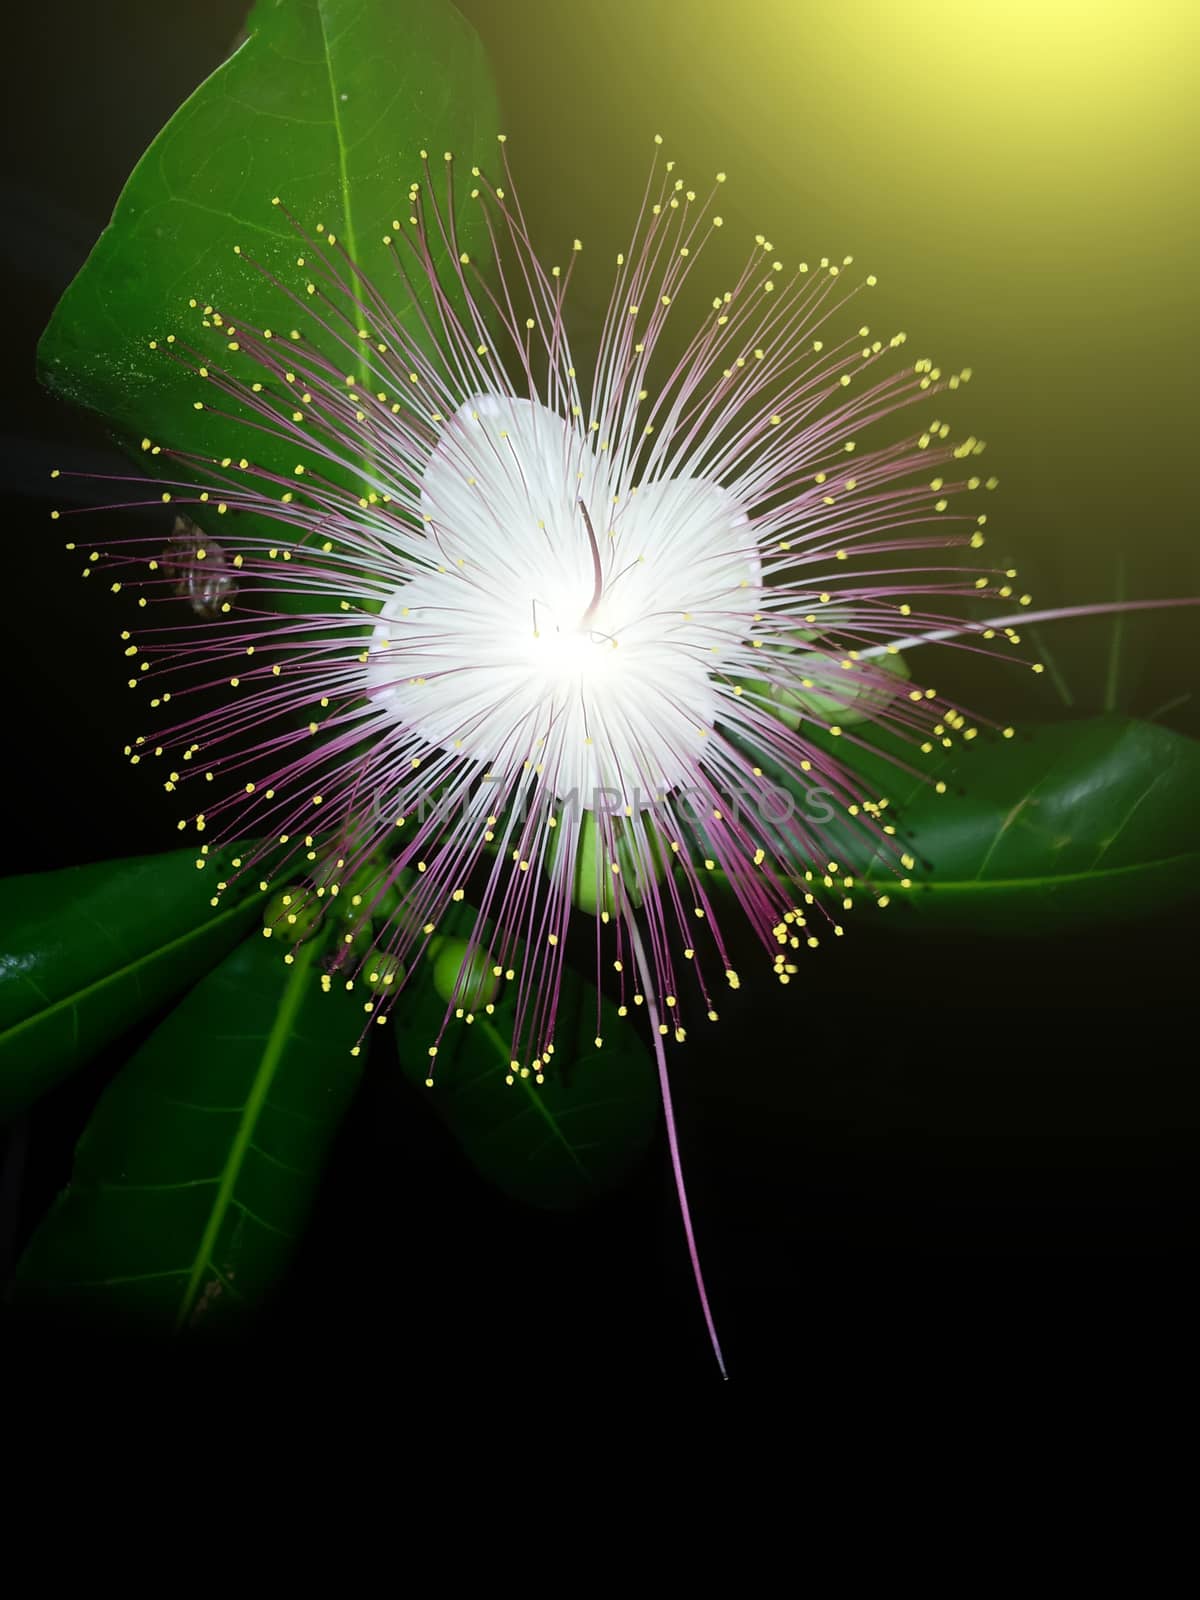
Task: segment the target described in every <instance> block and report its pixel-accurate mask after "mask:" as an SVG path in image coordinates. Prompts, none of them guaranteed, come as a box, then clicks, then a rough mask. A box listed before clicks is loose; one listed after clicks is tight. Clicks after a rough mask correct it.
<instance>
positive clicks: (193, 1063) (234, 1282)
mask: <svg viewBox="0 0 1200 1600" xmlns="http://www.w3.org/2000/svg"><path fill="white" fill-rule="evenodd" d="M316 955H317V946H316V944H315V943H310V944H306V945H302V946H300V948H299V950H298V952H297V954H296V960H295V964H294V965H293V966H290V967H287V966H284V964H283V963H282V961H281V959H280V954H279V951H278V950H277V949H275V948H273V946H272V945H271V944H269V943H268V942H267V941H265V940H263V939H260V938H257V937H251V938H250V939H248V940H246V941H245V942H244V943H243V944H242V945H241V946H240V947H239V948H238V949H237V950H236V951H234V953H233V954H232V955H231V956H230V957H229V958H228V959H227V960H226V961H225V962H224V963H223V964H222V965H221V966H220V967H219V968H218V969H217V970H216V971H215V972H214V973H212V974H211V975H210V976H209V977H208V978H206V979H205V980H204V982H203V983H201V984H199V985H198V986H197V987H196V988H195V989H193V990H192V992H191V993H190V994H189V995H188V996H187V998H186V999H185V1000H184V1001H183V1003H182V1004H181V1005H180V1006H179V1007H178V1008H177V1009H176V1010H175V1011H173V1012H172V1013H171V1015H170V1016H169V1017H168V1018H167V1020H166V1021H165V1022H164V1023H163V1024H162V1025H161V1027H159V1028H158V1029H157V1030H156V1031H155V1033H153V1034H152V1035H151V1037H150V1038H149V1039H148V1040H147V1041H146V1043H145V1044H144V1045H143V1046H142V1048H141V1049H140V1050H139V1051H138V1052H137V1053H136V1055H134V1056H133V1058H132V1059H131V1060H130V1061H129V1063H128V1064H127V1065H126V1066H125V1067H124V1068H123V1069H122V1071H121V1073H120V1075H119V1076H118V1077H117V1078H116V1079H115V1080H114V1082H113V1083H112V1084H111V1085H110V1087H109V1088H108V1090H107V1091H106V1093H105V1094H104V1096H103V1098H102V1099H101V1101H100V1104H99V1106H98V1107H97V1109H96V1112H95V1114H94V1116H93V1117H92V1120H91V1122H90V1123H89V1125H88V1127H87V1129H86V1131H85V1132H84V1135H83V1138H82V1139H81V1140H80V1143H79V1147H78V1150H77V1152H76V1158H75V1169H74V1172H73V1173H72V1176H71V1182H70V1186H69V1187H68V1189H67V1190H66V1191H65V1192H64V1193H63V1194H62V1195H61V1196H60V1197H59V1199H58V1201H57V1202H56V1204H55V1206H54V1208H53V1210H52V1211H51V1212H50V1215H49V1216H48V1217H47V1218H46V1220H45V1221H44V1222H43V1223H42V1225H41V1226H40V1228H39V1229H38V1230H37V1232H36V1233H35V1235H34V1237H33V1239H32V1241H31V1242H30V1245H29V1247H28V1249H27V1250H26V1252H25V1255H24V1257H23V1258H22V1261H21V1263H20V1266H19V1268H18V1272H17V1278H16V1282H15V1285H14V1292H13V1298H14V1300H15V1302H16V1303H17V1305H19V1306H23V1307H25V1308H27V1309H32V1310H35V1311H46V1310H50V1311H58V1312H66V1313H67V1314H69V1315H70V1316H72V1318H83V1319H86V1320H90V1321H94V1322H96V1323H98V1324H108V1325H118V1326H125V1327H132V1326H144V1327H147V1328H150V1329H158V1330H161V1331H163V1332H167V1331H176V1332H178V1331H181V1330H184V1329H188V1328H195V1327H199V1326H202V1325H203V1326H210V1325H214V1324H221V1323H224V1322H229V1321H234V1320H236V1319H238V1318H242V1317H245V1316H246V1315H247V1314H248V1313H250V1312H253V1311H254V1310H255V1309H256V1308H258V1307H260V1306H261V1305H262V1304H263V1302H264V1300H265V1299H266V1298H267V1296H268V1295H269V1294H270V1292H271V1290H272V1289H273V1288H274V1286H275V1285H276V1284H277V1283H278V1282H279V1280H280V1277H281V1275H282V1273H283V1271H284V1269H285V1268H286V1266H287V1263H288V1261H289V1259H290V1258H291V1255H292V1252H293V1249H294V1247H295V1244H296V1240H297V1237H298V1235H299V1233H300V1231H301V1229H302V1228H303V1225H304V1221H305V1218H306V1217H307V1215H308V1211H309V1208H310V1205H311V1202H312V1199H313V1196H314V1193H315V1190H316V1186H317V1182H318V1179H319V1175H320V1172H321V1168H322V1164H323V1161H324V1157H325V1155H326V1152H327V1150H328V1148H329V1145H330V1143H331V1141H332V1139H333V1136H334V1134H335V1133H336V1131H337V1128H338V1124H339V1123H340V1121H341V1118H342V1116H343V1114H344V1112H345V1110H346V1108H347V1106H348V1105H349V1102H350V1099H351V1097H352V1096H353V1094H354V1091H355V1088H356V1086H357V1083H358V1078H359V1063H358V1061H357V1060H355V1059H354V1058H353V1057H352V1056H351V1054H350V1049H351V1046H352V1045H353V1044H354V1042H355V1040H356V1038H357V1036H358V1033H359V1029H360V1027H361V1024H362V1011H361V1009H360V1008H359V1007H358V1006H356V1005H355V1003H354V997H353V996H351V995H347V994H346V993H345V991H344V990H342V991H340V992H339V991H338V990H334V991H332V992H331V993H330V994H322V993H321V990H320V985H319V983H318V981H317V975H316V971H315V970H314V969H315V962H316Z"/></svg>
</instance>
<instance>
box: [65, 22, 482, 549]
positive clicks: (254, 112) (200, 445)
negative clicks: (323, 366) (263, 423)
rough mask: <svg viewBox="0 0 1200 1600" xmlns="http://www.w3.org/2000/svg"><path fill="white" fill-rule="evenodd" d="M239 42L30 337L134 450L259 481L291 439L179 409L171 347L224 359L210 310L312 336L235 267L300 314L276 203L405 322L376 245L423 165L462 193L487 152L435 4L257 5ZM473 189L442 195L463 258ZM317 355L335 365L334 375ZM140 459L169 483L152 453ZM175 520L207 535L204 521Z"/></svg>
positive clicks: (473, 101) (189, 406) (172, 127)
mask: <svg viewBox="0 0 1200 1600" xmlns="http://www.w3.org/2000/svg"><path fill="white" fill-rule="evenodd" d="M247 33H248V37H247V39H246V42H245V43H244V44H243V45H242V46H241V47H240V48H239V49H238V50H237V51H236V52H235V53H234V55H233V56H232V57H231V58H230V59H229V60H228V61H227V62H226V63H225V64H224V65H223V66H221V67H220V68H218V70H217V71H216V72H215V73H213V75H212V76H211V77H210V78H208V79H207V81H206V82H204V83H202V84H201V85H200V87H199V88H198V89H197V90H196V91H195V93H194V94H193V95H192V96H191V98H190V99H189V100H187V101H186V103H185V104H184V105H183V106H182V107H181V108H180V110H179V111H178V112H177V113H176V115H175V116H174V117H173V118H172V119H171V121H170V122H169V123H168V124H167V126H166V127H165V128H164V129H163V131H162V132H161V133H160V134H159V136H158V137H157V138H156V139H155V141H154V143H153V144H152V145H151V146H150V148H149V149H148V150H147V152H146V154H145V155H144V156H143V158H142V160H141V161H140V162H139V163H138V166H137V167H136V169H135V170H134V172H133V175H132V176H131V177H130V179H129V181H128V183H127V185H126V187H125V189H124V191H123V193H122V194H121V197H120V199H119V201H118V202H117V207H116V210H115V212H114V214H113V219H112V222H111V224H110V225H109V227H108V228H107V229H106V230H105V232H104V233H103V235H102V236H101V238H100V240H99V242H98V243H97V244H96V247H95V248H94V250H93V251H92V253H91V255H90V256H89V257H88V260H87V261H86V262H85V264H84V266H83V267H82V269H81V270H80V272H79V274H78V276H77V277H76V279H75V280H74V282H73V283H72V284H71V286H70V287H69V288H68V290H67V292H66V294H65V295H64V296H63V298H62V300H61V302H60V303H59V305H58V308H57V310H56V311H55V313H54V317H53V320H52V321H51V323H50V326H49V328H48V329H47V330H46V333H45V334H44V336H43V338H42V341H41V345H40V348H39V363H40V374H41V377H42V380H43V382H44V383H46V384H47V385H48V386H49V387H50V388H51V389H52V390H54V392H55V393H57V394H60V395H62V396H64V397H65V398H67V399H69V400H71V401H74V402H76V403H78V404H80V405H83V406H87V407H89V408H90V409H91V410H93V411H97V412H99V413H101V415H103V416H104V417H106V418H108V419H109V420H110V421H111V422H112V423H113V424H114V425H115V426H116V428H117V429H118V430H119V432H120V433H121V434H122V436H123V437H124V438H125V439H127V440H129V441H130V442H134V441H139V440H140V439H141V438H142V437H143V436H144V435H145V436H151V437H153V439H154V440H156V441H163V442H164V443H167V444H169V445H170V446H172V447H173V448H183V449H189V450H194V451H197V452H199V453H201V454H204V455H208V456H210V457H213V456H215V457H222V456H226V455H231V456H232V457H233V458H234V459H237V458H239V457H241V456H242V455H243V454H244V453H246V452H247V451H248V450H249V449H250V444H251V441H252V450H251V451H250V453H252V454H253V455H254V458H255V460H256V461H257V462H258V463H259V464H260V465H262V466H264V467H268V468H272V469H276V470H280V471H283V472H285V473H287V474H290V473H291V471H292V468H293V466H294V464H295V451H296V444H295V442H294V441H293V442H290V443H289V442H284V441H281V440H279V439H276V438H273V437H271V436H269V435H268V434H265V433H258V432H255V433H253V434H250V433H249V432H248V431H247V427H246V424H245V423H244V422H240V421H238V420H236V419H235V420H228V419H222V418H221V417H219V416H218V415H217V414H216V413H215V412H214V411H207V410H206V411H197V410H195V409H194V402H196V401H197V400H201V401H203V400H204V399H206V398H211V391H210V390H208V389H207V388H206V386H205V385H204V383H203V382H202V380H200V379H199V378H198V377H196V376H195V374H194V373H192V372H191V371H189V370H188V369H187V368H186V367H184V366H181V365H179V364H177V363H175V362H172V361H171V360H170V359H168V357H167V355H166V350H165V341H166V339H167V338H168V337H172V336H173V337H177V338H178V339H180V340H181V341H182V340H187V341H189V342H192V343H201V342H205V341H208V343H206V345H205V347H206V349H207V348H209V345H210V344H211V347H212V348H213V349H215V350H218V351H219V352H220V355H221V358H222V360H224V361H232V359H233V358H232V357H229V356H227V355H226V354H225V348H224V338H223V336H222V335H218V334H214V333H211V332H210V333H205V332H204V331H203V329H202V326H201V321H200V317H201V315H202V313H203V308H204V306H206V305H210V304H211V305H213V306H215V307H217V308H218V309H219V310H220V311H222V312H223V313H224V315H225V318H226V320H227V321H228V320H230V319H234V320H236V319H237V318H244V319H245V320H246V321H247V322H249V323H251V324H254V325H256V326H258V327H264V326H267V327H270V326H277V327H278V326H281V325H282V326H285V327H289V328H290V325H291V322H293V321H296V320H298V319H299V320H300V321H302V322H303V323H304V327H303V330H302V331H303V333H304V336H305V337H306V338H308V337H315V340H316V342H317V343H318V345H320V344H321V342H322V339H323V338H326V339H327V335H326V336H323V335H321V333H320V330H319V329H318V328H317V327H316V326H315V324H314V323H313V322H312V321H311V320H310V319H306V318H304V317H302V316H301V314H300V313H299V312H298V311H297V310H296V309H295V307H294V306H292V305H291V303H290V302H289V301H288V300H286V299H285V298H284V295H283V293H282V291H281V289H280V288H279V287H277V286H276V285H275V284H273V283H271V282H269V281H267V280H266V279H264V278H263V277H262V276H260V275H259V273H258V272H256V271H255V269H254V268H253V267H252V266H251V265H249V264H248V260H247V256H253V257H254V258H255V259H257V260H258V261H260V262H261V263H262V264H263V265H264V266H266V267H267V268H269V269H270V270H271V271H272V272H274V273H276V274H277V275H278V278H279V280H280V282H282V283H283V284H285V285H286V286H287V288H288V289H289V290H291V291H292V292H293V293H297V294H299V296H300V298H301V300H304V298H305V293H304V286H305V283H306V281H307V280H308V279H309V277H310V274H309V273H307V272H305V271H304V270H303V269H301V268H298V267H297V265H296V259H297V256H298V254H301V253H302V251H301V250H298V247H297V239H296V236H295V234H294V233H293V232H292V230H291V228H290V227H289V225H288V222H287V220H286V218H285V217H284V215H283V214H282V211H281V210H280V208H278V207H275V206H273V205H272V204H271V201H272V198H273V197H274V196H280V197H282V199H283V200H284V202H285V204H286V205H287V207H288V208H289V209H290V210H291V212H292V213H293V214H294V215H295V216H296V217H297V219H299V220H300V221H301V222H302V223H304V224H305V226H306V227H308V228H309V229H310V230H311V229H314V228H315V226H316V224H317V223H318V222H320V223H322V224H323V225H324V226H325V227H326V229H327V230H328V231H329V232H331V233H333V234H334V235H335V237H336V238H337V239H338V240H339V241H340V243H341V244H343V245H345V246H346V248H347V249H348V251H349V252H350V254H351V255H352V257H353V258H354V260H355V261H356V263H357V265H358V267H359V268H360V269H361V270H362V273H363V275H364V277H365V278H368V279H371V280H372V281H374V282H375V283H377V284H378V285H379V286H380V287H381V288H382V289H384V290H385V291H387V290H388V288H389V287H390V286H392V285H396V287H397V294H396V296H395V297H394V299H395V304H396V307H397V309H399V308H400V307H401V306H404V305H406V304H407V300H406V297H405V296H403V295H402V294H400V293H399V288H400V286H399V284H398V281H397V274H396V268H395V264H394V261H393V260H392V258H391V256H390V255H389V252H388V249H387V247H386V246H385V245H384V244H383V243H382V237H383V235H384V234H385V233H387V232H389V231H390V230H391V225H392V219H393V218H394V217H397V216H400V215H401V214H403V216H405V217H407V214H408V200H407V193H408V186H409V183H410V182H411V181H412V180H413V179H416V178H420V177H421V175H422V166H421V160H420V152H421V150H422V148H425V149H428V150H429V152H430V155H431V157H432V158H433V160H434V161H435V162H436V165H437V167H438V168H439V169H440V168H442V166H443V159H442V158H443V152H444V151H447V150H449V151H452V152H453V153H454V155H455V158H456V164H457V166H458V167H461V168H462V169H463V170H462V176H463V178H464V179H465V178H466V176H467V173H468V172H469V169H470V165H471V162H472V161H473V160H481V159H483V155H484V147H485V146H486V154H487V157H488V158H489V159H490V158H491V156H492V153H493V151H494V148H495V132H496V115H497V113H496V101H495V93H494V89H493V86H492V81H491V77H490V74H489V72H488V69H487V64H486V62H485V60H484V56H483V51H482V47H481V45H480V43H479V40H478V38H477V37H476V35H475V34H474V32H473V31H472V29H471V28H470V26H469V25H468V24H467V22H466V21H465V20H464V18H463V17H462V16H461V14H460V13H459V12H458V11H457V10H456V9H455V7H454V6H453V5H452V4H450V3H449V0H260V3H259V4H258V5H257V6H256V7H255V8H254V10H253V12H252V13H251V15H250V18H249V21H248V23H247ZM438 175H439V177H440V172H439V174H438ZM469 188H470V184H469V182H460V183H459V186H458V190H457V193H458V195H459V209H460V213H461V218H462V220H461V224H460V234H459V241H460V244H461V245H463V246H465V247H466V248H467V249H468V250H470V249H471V248H472V247H473V246H474V244H475V241H476V239H477V238H479V237H482V229H481V223H480V221H479V220H478V207H477V206H476V205H474V204H473V203H471V202H470V201H469V200H468V199H467V190H468V189H469ZM235 246H240V247H241V248H242V249H243V250H244V251H245V252H246V255H245V256H240V257H239V256H237V255H235V254H234V247H235ZM435 257H436V251H435ZM189 300H191V301H195V302H198V306H199V310H197V309H193V307H192V306H189ZM410 316H411V313H410ZM151 339H157V341H158V344H159V348H158V349H157V350H151V349H150V348H149V341H150V340H151ZM214 341H215V342H214ZM331 349H332V351H335V352H336V359H337V362H338V365H339V367H340V366H342V365H343V364H345V363H346V362H347V361H348V360H349V358H348V357H347V355H346V353H345V351H344V349H343V348H342V347H341V346H340V345H337V344H334V345H333V346H332V347H331ZM347 370H348V369H347ZM221 407H222V409H223V410H226V411H228V410H229V409H230V407H229V405H228V403H227V402H222V403H221ZM138 459H139V461H140V463H141V465H142V466H144V467H145V468H146V469H147V470H148V471H152V472H153V471H161V470H163V468H164V461H163V459H160V458H158V457H155V456H152V455H150V454H141V453H140V452H139V456H138ZM189 509H190V510H191V511H192V512H193V514H194V515H195V516H196V517H197V520H199V521H201V522H202V523H203V522H204V521H205V520H206V516H207V510H206V508H204V507H190V508H189ZM221 525H222V526H225V519H222V522H221Z"/></svg>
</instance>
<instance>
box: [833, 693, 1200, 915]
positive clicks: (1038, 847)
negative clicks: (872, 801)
mask: <svg viewBox="0 0 1200 1600" xmlns="http://www.w3.org/2000/svg"><path fill="white" fill-rule="evenodd" d="M839 743H840V744H841V745H842V746H843V747H842V748H841V749H839V751H838V754H839V755H840V756H841V757H842V758H843V759H844V760H846V761H847V762H848V763H850V764H852V765H853V766H854V768H855V769H856V770H857V771H859V772H860V773H861V774H863V776H864V781H865V782H866V783H867V785H868V787H869V788H872V789H873V790H874V792H876V793H879V794H886V795H888V796H889V798H890V801H891V805H892V809H893V812H894V820H895V821H896V824H897V828H898V833H899V835H900V837H902V838H903V839H904V840H905V841H906V842H907V843H908V845H909V848H910V850H911V852H912V854H913V855H914V856H915V857H916V858H917V866H916V869H915V870H914V871H913V872H912V874H911V878H912V887H911V888H910V889H908V890H904V889H902V888H900V887H899V885H898V884H897V883H896V881H895V880H894V879H893V878H892V877H891V876H890V875H888V874H887V872H886V869H885V868H884V867H883V864H882V858H881V857H880V856H876V857H874V858H873V859H871V860H868V861H865V862H861V863H856V865H857V866H858V870H859V872H860V873H862V874H865V876H867V877H869V878H872V879H873V880H874V881H875V883H876V884H877V885H878V886H879V887H881V888H882V887H886V888H887V890H888V892H889V893H890V894H891V895H892V897H893V899H902V900H905V901H907V902H908V903H909V904H911V905H912V906H913V907H914V908H916V910H917V911H919V913H920V917H921V920H922V922H928V923H930V924H931V925H936V926H938V927H941V928H963V929H978V930H980V931H984V930H988V931H1004V932H1008V931H1017V932H1027V933H1045V932H1048V931H1051V930H1065V929H1068V928H1071V927H1080V926H1087V927H1093V928H1094V927H1098V926H1100V925H1102V924H1105V923H1108V924H1113V923H1120V922H1123V921H1126V920H1128V919H1129V918H1130V917H1136V916H1139V915H1143V914H1147V913H1150V912H1153V911H1157V910H1161V909H1163V908H1165V907H1167V906H1170V905H1178V904H1183V903H1186V902H1187V901H1189V900H1192V899H1195V898H1196V897H1198V896H1200V847H1198V846H1197V842H1196V832H1195V815H1196V805H1197V799H1198V798H1200V744H1197V743H1196V742H1195V741H1194V740H1191V739H1185V738H1183V737H1182V736H1181V735H1179V734H1175V733H1171V732H1170V731H1169V730H1168V729H1166V728H1160V727H1156V726H1155V725H1153V724H1152V723H1146V722H1137V721H1133V720H1131V719H1128V718H1124V717H1096V718H1091V719H1088V720H1086V721H1080V722H1066V723H1060V724H1055V725H1050V726H1042V727H1035V728H1032V729H1028V730H1025V729H1022V730H1019V731H1018V734H1017V737H1016V738H1015V739H1011V740H1002V741H997V742H995V743H988V742H985V741H984V740H976V741H975V742H974V743H972V744H970V745H965V746H964V745H959V746H958V747H957V748H956V749H955V750H954V751H953V752H952V753H950V754H948V755H947V756H946V757H944V758H943V759H941V760H940V761H936V762H933V763H931V764H930V766H929V769H928V770H929V771H930V772H931V773H932V774H934V775H935V776H936V777H938V778H941V779H942V780H944V781H945V783H946V785H947V793H946V794H945V795H940V796H939V795H937V794H935V793H934V791H933V789H932V787H930V786H927V785H923V784H919V783H918V782H917V781H916V780H914V779H912V778H909V777H906V776H905V775H904V774H901V773H898V772H897V770H896V768H895V767H893V766H889V764H888V763H887V762H886V761H884V760H882V759H881V758H880V757H878V756H872V755H869V754H865V753H863V752H861V751H856V750H855V749H854V748H853V747H852V746H847V745H846V743H845V741H839ZM920 759H921V758H920V757H917V761H918V762H919V761H920ZM832 837H833V842H834V848H835V849H836V848H837V847H838V843H839V840H838V837H837V834H836V832H835V833H834V834H833V835H832ZM851 859H853V858H851ZM885 924H887V925H890V926H893V927H895V928H896V929H897V931H900V932H904V931H906V930H911V928H912V926H913V923H912V920H911V919H909V918H906V917H897V916H896V914H895V911H894V910H889V911H888V912H886V913H885V914H884V918H883V919H882V920H881V926H883V925H885Z"/></svg>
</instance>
